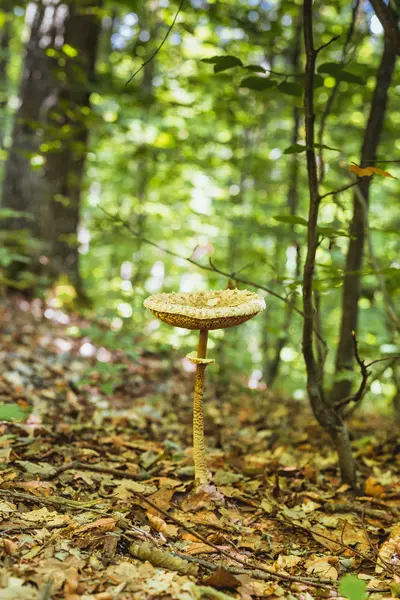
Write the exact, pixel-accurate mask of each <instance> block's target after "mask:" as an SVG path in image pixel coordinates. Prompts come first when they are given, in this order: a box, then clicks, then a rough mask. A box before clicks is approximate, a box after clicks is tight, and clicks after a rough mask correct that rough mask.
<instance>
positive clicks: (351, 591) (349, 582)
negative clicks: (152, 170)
mask: <svg viewBox="0 0 400 600" xmlns="http://www.w3.org/2000/svg"><path fill="white" fill-rule="evenodd" d="M339 591H340V594H341V595H342V596H344V597H345V598H348V600H364V599H365V598H366V597H367V584H366V583H365V581H363V580H362V579H358V577H357V575H350V574H349V575H345V576H344V577H342V578H341V580H340V582H339Z"/></svg>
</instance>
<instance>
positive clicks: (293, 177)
mask: <svg viewBox="0 0 400 600" xmlns="http://www.w3.org/2000/svg"><path fill="white" fill-rule="evenodd" d="M301 26H302V23H301V13H300V15H299V17H298V20H297V24H296V29H295V36H294V44H293V50H292V52H291V54H290V57H289V64H290V66H291V69H292V71H293V73H296V72H297V71H298V69H299V62H300V48H301V30H302V27H301ZM299 129H300V109H299V108H298V107H297V106H294V107H293V129H292V138H291V144H295V143H296V142H297V141H298V137H299ZM298 204H299V158H298V156H297V154H293V155H292V156H291V163H290V168H289V188H288V193H287V205H288V208H289V213H290V214H291V215H292V216H294V215H296V213H297V208H298ZM290 229H291V238H292V239H291V244H290V245H292V246H295V248H296V270H295V274H294V277H295V279H298V277H299V276H300V269H301V255H300V245H299V243H298V241H297V237H296V234H295V231H294V226H293V225H292V226H291V228H290ZM295 302H296V298H295V297H293V298H292V299H291V301H290V302H289V303H288V304H287V308H286V316H285V320H284V323H283V325H282V334H281V335H280V336H279V337H278V338H277V340H276V344H275V349H274V355H273V357H272V360H271V361H268V356H266V357H264V373H263V375H264V378H265V380H266V383H267V386H268V387H272V386H273V384H274V383H275V381H276V378H277V377H278V375H279V368H280V365H281V352H282V350H283V348H284V347H285V346H286V344H287V341H288V339H289V327H290V324H291V322H292V316H293V304H294V303H295ZM266 317H267V318H268V320H269V318H270V315H269V314H268V313H267V315H266Z"/></svg>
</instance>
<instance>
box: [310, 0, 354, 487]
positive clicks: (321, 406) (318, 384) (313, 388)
mask: <svg viewBox="0 0 400 600" xmlns="http://www.w3.org/2000/svg"><path fill="white" fill-rule="evenodd" d="M303 19H304V44H305V50H306V82H305V94H304V113H305V130H306V146H307V151H306V157H307V174H308V187H309V193H310V204H309V211H308V224H307V254H306V259H305V263H304V273H303V312H304V318H303V339H302V349H303V356H304V362H305V364H306V371H307V391H308V396H309V398H310V403H311V407H312V409H313V412H314V415H315V417H316V419H317V421H318V422H319V423H320V425H321V426H322V427H323V428H324V429H325V430H326V431H327V432H328V433H329V435H330V436H331V438H332V441H333V443H334V444H335V448H336V451H337V453H338V457H339V465H340V472H341V476H342V480H343V481H344V482H345V483H348V484H350V485H351V486H353V487H356V485H357V481H356V469H355V462H354V457H353V453H352V449H351V444H350V439H349V434H348V430H347V427H346V424H345V423H344V422H343V419H342V416H341V414H340V412H339V411H337V410H335V407H334V406H333V405H332V403H331V402H330V401H329V398H328V397H327V396H326V394H325V392H324V389H323V385H322V372H321V364H320V363H319V362H318V361H317V359H316V356H315V352H314V344H313V340H314V327H315V312H314V305H313V282H314V270H315V259H316V252H317V247H318V233H317V225H318V214H319V206H320V202H321V196H320V193H319V185H318V174H317V161H316V155H315V145H314V144H315V130H314V121H315V115H314V76H315V62H316V57H317V51H316V50H315V48H314V41H313V4H312V0H304V2H303Z"/></svg>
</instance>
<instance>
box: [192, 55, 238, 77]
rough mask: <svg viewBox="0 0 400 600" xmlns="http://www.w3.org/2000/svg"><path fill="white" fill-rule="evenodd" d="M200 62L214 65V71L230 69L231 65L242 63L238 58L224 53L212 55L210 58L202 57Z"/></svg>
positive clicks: (236, 65)
mask: <svg viewBox="0 0 400 600" xmlns="http://www.w3.org/2000/svg"><path fill="white" fill-rule="evenodd" d="M201 62H205V63H209V64H212V65H214V73H220V72H221V71H226V69H232V67H242V66H243V63H242V61H241V60H240V58H237V57H236V56H232V55H231V54H226V55H225V56H213V57H211V58H203V59H202V61H201Z"/></svg>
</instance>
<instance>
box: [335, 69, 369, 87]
mask: <svg viewBox="0 0 400 600" xmlns="http://www.w3.org/2000/svg"><path fill="white" fill-rule="evenodd" d="M338 79H339V80H340V81H347V83H357V84H358V85H365V81H364V79H363V78H362V77H360V76H359V75H354V73H350V72H349V71H342V72H341V73H340V75H339V77H338Z"/></svg>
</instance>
